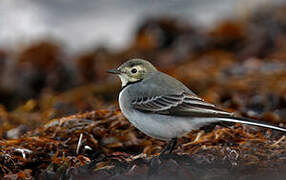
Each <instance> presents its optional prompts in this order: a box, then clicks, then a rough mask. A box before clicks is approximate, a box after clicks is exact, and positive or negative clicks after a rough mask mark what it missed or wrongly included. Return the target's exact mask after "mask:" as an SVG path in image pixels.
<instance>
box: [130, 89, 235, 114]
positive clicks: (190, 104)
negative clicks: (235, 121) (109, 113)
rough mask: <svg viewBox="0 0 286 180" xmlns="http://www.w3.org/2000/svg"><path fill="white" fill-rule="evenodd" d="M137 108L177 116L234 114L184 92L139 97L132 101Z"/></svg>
mask: <svg viewBox="0 0 286 180" xmlns="http://www.w3.org/2000/svg"><path fill="white" fill-rule="evenodd" d="M132 105H133V107H134V108H135V109H137V110H139V111H144V112H150V113H158V114H165V115H175V116H190V115H194V116H197V117H214V116H215V117H220V116H232V113H229V112H226V111H223V110H221V109H219V108H216V107H215V105H213V104H210V103H207V102H205V101H204V100H203V99H201V98H199V97H197V96H194V95H192V94H188V93H186V92H182V93H181V94H170V95H164V96H153V97H139V98H136V99H134V100H133V101H132Z"/></svg>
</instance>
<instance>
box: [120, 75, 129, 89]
mask: <svg viewBox="0 0 286 180" xmlns="http://www.w3.org/2000/svg"><path fill="white" fill-rule="evenodd" d="M119 78H120V80H121V86H122V87H123V86H125V85H126V84H127V83H128V78H127V77H126V75H125V74H120V75H119Z"/></svg>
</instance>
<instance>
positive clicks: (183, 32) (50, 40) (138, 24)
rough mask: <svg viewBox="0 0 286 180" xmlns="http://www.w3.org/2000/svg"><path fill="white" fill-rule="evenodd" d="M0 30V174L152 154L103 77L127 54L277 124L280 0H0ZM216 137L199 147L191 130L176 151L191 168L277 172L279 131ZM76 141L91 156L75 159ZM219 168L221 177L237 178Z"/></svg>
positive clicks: (285, 25)
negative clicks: (193, 160) (189, 158)
mask: <svg viewBox="0 0 286 180" xmlns="http://www.w3.org/2000/svg"><path fill="white" fill-rule="evenodd" d="M0 27H1V28H0V146H1V147H5V148H0V162H1V163H0V175H1V173H2V174H3V173H7V174H9V173H10V175H11V176H10V177H12V175H13V173H18V172H20V170H23V171H25V172H26V174H29V177H32V176H34V175H37V174H39V173H40V172H41V171H39V169H38V165H39V164H40V169H41V170H46V171H47V172H52V171H53V172H56V171H57V170H58V169H61V168H58V167H60V166H62V165H63V164H64V163H66V162H68V163H67V164H68V165H67V167H74V166H76V165H75V164H77V166H78V167H79V166H82V165H86V164H89V162H90V161H91V160H93V159H95V158H98V157H102V156H103V155H106V154H112V153H114V152H115V153H118V154H119V155H120V156H122V157H123V156H125V157H129V155H130V154H132V155H137V154H140V153H141V152H144V153H145V154H154V153H158V152H159V150H160V149H161V148H162V147H163V145H164V142H161V141H158V140H155V139H152V138H150V137H147V136H145V135H143V134H142V133H141V132H139V131H137V130H136V129H135V128H134V127H133V126H131V125H130V123H129V122H127V121H126V119H125V118H124V117H123V116H122V114H121V113H120V111H119V110H118V105H117V104H118V103H117V96H118V92H119V89H120V81H119V79H118V78H117V77H114V76H110V75H109V74H107V73H106V70H108V69H110V68H114V67H117V66H118V65H119V64H121V63H122V62H124V61H126V60H128V59H130V58H144V59H147V60H149V61H150V62H152V63H153V64H154V65H155V66H156V67H158V69H159V70H161V71H163V72H166V73H168V74H170V75H172V76H174V77H175V78H177V79H179V80H180V81H182V82H184V83H185V84H186V85H187V86H188V87H190V88H191V89H192V90H193V91H194V92H195V93H197V94H198V95H199V96H201V97H203V98H204V99H205V100H206V101H208V102H211V103H215V104H217V105H218V106H219V107H223V108H224V109H225V110H228V111H231V112H234V113H236V114H237V115H243V116H245V117H250V118H255V119H258V120H262V121H268V122H271V123H274V124H279V123H280V125H283V124H284V126H285V122H286V83H285V82H286V60H285V59H286V1H285V0H145V1H139V0H138V1H134V0H121V1H118V0H81V1H79V0H21V1H19V0H1V1H0ZM93 110H97V111H93ZM85 112H88V113H87V114H82V113H85ZM74 114H80V115H78V116H75V117H69V118H64V119H62V121H63V122H62V121H61V122H60V123H59V122H58V121H57V120H54V119H55V118H62V117H66V116H68V115H74ZM95 122H96V123H95ZM219 130H220V129H216V130H215V131H213V133H211V134H209V135H208V136H207V137H206V138H202V141H200V143H201V146H196V147H193V146H192V144H190V142H192V140H195V139H196V140H197V137H196V133H192V134H189V135H188V136H186V137H184V138H182V139H181V140H182V141H183V142H184V143H185V144H184V143H181V144H183V145H182V147H183V150H182V151H183V152H185V153H188V154H192V157H195V158H197V160H198V162H199V163H198V164H200V163H201V162H202V161H201V160H200V159H203V158H206V162H213V161H212V160H213V159H218V162H222V159H223V160H227V161H228V160H229V162H231V164H232V165H231V167H239V168H238V169H240V170H241V172H243V173H238V174H240V175H241V174H245V173H244V172H246V171H245V169H247V168H248V166H244V164H242V165H241V164H240V166H238V165H237V164H238V163H243V162H246V164H247V163H248V162H251V163H253V164H256V165H257V166H259V167H261V168H262V169H263V168H264V169H267V168H270V166H269V164H271V167H272V168H274V169H277V168H276V167H281V168H283V167H284V168H285V152H283V150H284V151H285V148H284V147H285V146H282V145H281V146H280V145H278V144H279V143H280V144H282V143H283V142H284V145H286V144H285V141H283V139H284V136H283V138H281V139H279V140H278V141H277V142H276V141H274V140H275V139H278V138H280V136H278V135H279V134H278V135H277V134H275V133H273V134H271V133H269V131H263V132H262V131H258V130H255V131H252V130H251V129H247V128H240V129H239V128H236V127H234V128H233V129H227V130H225V129H224V130H223V131H221V132H219ZM231 130H233V131H235V130H237V131H236V135H237V134H239V135H237V136H230V135H229V134H232V133H233V132H229V131H231ZM225 132H229V133H225ZM82 134H84V140H83V141H84V143H85V144H84V145H88V146H89V147H90V148H91V149H89V150H88V151H85V150H86V149H83V150H82V151H83V152H82V154H78V153H75V152H77V151H78V150H79V149H78V148H77V147H76V145H77V144H78V141H79V137H80V136H82ZM218 134H220V136H219V138H218V137H217V135H218ZM264 135H265V136H264ZM85 136H86V137H85ZM265 138H268V139H267V140H265ZM249 139H252V140H253V139H256V140H255V141H254V140H253V141H250V140H249ZM257 139H259V140H260V141H259V142H263V143H264V144H263V143H262V145H261V144H259V143H256V142H258V141H257ZM14 140H15V141H14ZM248 140H249V141H248ZM221 142H227V143H221ZM47 144H49V145H47ZM202 144H203V145H204V146H203V145H202ZM226 144H227V145H226ZM238 144H239V146H238ZM228 145H229V146H228ZM200 147H202V149H201V150H198V149H196V148H200ZM254 147H255V148H254ZM261 147H262V148H261ZM275 147H276V149H275ZM19 148H23V149H24V150H23V149H20V151H19ZM279 148H280V149H279ZM253 149H254V150H253ZM277 149H278V150H277ZM233 150H234V151H235V152H236V153H238V154H239V157H240V158H241V159H239V162H238V161H237V159H235V158H233ZM79 151H80V152H81V150H79ZM178 151H179V150H176V151H175V152H178ZM274 151H275V152H274ZM19 152H20V153H22V154H20V153H19ZM23 152H24V153H25V152H26V153H27V159H25V158H24V157H23ZM31 152H33V153H31ZM213 152H215V153H216V154H213V156H209V155H211V154H212V153H213ZM269 152H272V153H269ZM29 153H30V155H28V154H29ZM120 153H129V155H127V154H123V155H122V154H120ZM200 153H201V154H200ZM283 153H284V154H283ZM118 154H117V155H118ZM206 154H207V156H206ZM81 155H82V156H81ZM228 155H229V156H228ZM247 155H249V156H247ZM212 157H214V158H212ZM250 157H252V158H250ZM253 157H255V158H253ZM260 157H263V158H264V161H263V163H262V159H263V158H260ZM120 158H121V157H120ZM208 158H209V159H212V160H210V161H209V159H208ZM279 158H281V159H279ZM273 159H277V161H274V160H273ZM283 159H284V161H283ZM109 160H110V159H109ZM280 160H281V161H280ZM104 161H105V160H104ZM129 161H130V160H128V163H129ZM15 162H16V163H15ZM35 162H36V163H38V164H36V165H34V164H33V163H35ZM51 162H52V163H51ZM113 162H114V161H113V159H112V158H111V163H113ZM229 162H228V163H229ZM251 163H250V164H251ZM275 163H276V164H275ZM55 164H56V165H55ZM190 164H192V163H190ZM105 165H106V164H105ZM105 165H104V163H103V164H101V165H98V166H97V167H104V166H105ZM236 165H237V166H236ZM283 165H284V166H283ZM53 166H54V167H53ZM224 166H227V167H225V169H226V171H220V172H226V174H227V175H230V176H231V175H233V171H231V172H230V169H232V168H229V167H230V166H228V165H227V163H226V164H224ZM31 167H34V168H31ZM35 167H36V168H35ZM67 167H65V168H67ZM109 167H110V166H109V164H107V168H109ZM120 167H121V166H120ZM130 167H131V166H130ZM142 167H143V166H142ZM170 167H171V169H177V168H173V167H174V166H173V164H171V165H170ZM201 167H208V166H201ZM201 167H200V168H198V169H201ZM132 168H133V166H132ZM192 168H193V167H192ZM192 168H191V169H192ZM216 168H217V166H216V163H214V169H215V170H214V171H212V172H209V173H210V174H215V175H217V172H218V171H217V169H216ZM243 168H245V169H243ZM163 169H165V168H163ZM253 169H254V170H255V168H253ZM247 170H248V169H247ZM272 170H273V169H272ZM115 171H116V172H121V170H120V171H119V170H118V171H117V170H116V169H115ZM130 171H131V170H130ZM144 171H146V168H145V170H144ZM277 171H278V170H277ZM43 172H44V171H43ZM78 172H81V171H78ZM138 172H139V171H138ZM170 172H171V173H172V171H170ZM247 172H248V171H247ZM258 172H260V170H259V169H258ZM283 172H285V171H283ZM128 173H129V170H128ZM107 174H108V173H107ZM139 174H140V173H139ZM191 174H192V173H191ZM201 174H204V175H207V173H201ZM226 174H223V173H222V175H221V177H226ZM18 175H19V177H20V176H21V175H22V176H21V177H22V178H23V174H18ZM245 175H246V174H245ZM27 176H28V175H27ZM13 177H14V176H13ZM210 177H212V176H210ZM238 177H239V176H238ZM14 179H15V177H14ZM195 179H200V178H195Z"/></svg>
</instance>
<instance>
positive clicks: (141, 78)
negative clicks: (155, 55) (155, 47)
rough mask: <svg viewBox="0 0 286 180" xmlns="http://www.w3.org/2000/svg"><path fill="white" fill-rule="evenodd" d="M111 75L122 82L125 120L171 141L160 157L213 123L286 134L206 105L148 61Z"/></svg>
mask: <svg viewBox="0 0 286 180" xmlns="http://www.w3.org/2000/svg"><path fill="white" fill-rule="evenodd" d="M108 72H109V73H113V74H117V75H119V77H120V79H121V82H122V89H121V91H120V94H119V106H120V109H121V111H122V113H123V114H124V116H125V117H126V118H127V119H128V120H129V121H130V122H131V123H132V124H133V125H134V126H135V127H136V128H138V129H139V130H140V131H142V132H144V133H145V134H147V135H149V136H151V137H154V138H157V139H161V140H167V141H169V143H168V145H167V146H166V147H165V148H164V149H163V150H162V151H161V153H160V154H163V153H171V152H172V150H173V149H174V147H175V146H176V144H177V138H178V137H180V136H182V135H184V134H186V133H188V132H190V131H191V130H195V129H199V128H201V127H203V126H206V125H209V124H213V123H220V122H234V123H243V124H248V125H254V126H260V127H265V128H271V129H274V130H278V131H283V132H286V129H284V128H281V127H278V126H275V125H271V124H268V123H264V122H260V121H257V120H253V119H247V118H241V117H235V116H234V115H233V113H229V112H226V111H224V110H221V109H219V108H217V107H216V106H215V105H213V104H210V103H207V102H205V101H204V100H203V99H201V98H200V97H198V96H197V95H196V94H195V93H194V92H192V91H191V90H190V89H189V88H187V87H186V86H185V85H184V84H183V83H181V82H180V81H178V80H176V79H174V78H173V77H171V76H169V75H167V74H165V73H162V72H160V71H158V70H157V69H156V68H155V67H154V66H153V65H152V64H151V63H150V62H148V61H145V60H142V59H131V60H129V61H127V62H125V63H123V64H122V65H121V66H119V68H117V69H111V70H109V71H108Z"/></svg>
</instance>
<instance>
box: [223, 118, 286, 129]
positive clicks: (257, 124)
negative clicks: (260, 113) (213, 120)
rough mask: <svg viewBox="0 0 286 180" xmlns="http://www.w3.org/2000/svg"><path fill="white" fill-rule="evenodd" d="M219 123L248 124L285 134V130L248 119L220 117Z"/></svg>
mask: <svg viewBox="0 0 286 180" xmlns="http://www.w3.org/2000/svg"><path fill="white" fill-rule="evenodd" d="M219 119H220V121H223V122H234V123H241V124H248V125H252V126H258V127H264V128H270V129H273V130H277V131H281V132H286V129H285V128H282V127H279V126H276V125H273V124H270V123H267V122H262V121H258V120H254V119H248V118H243V117H221V118H219Z"/></svg>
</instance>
